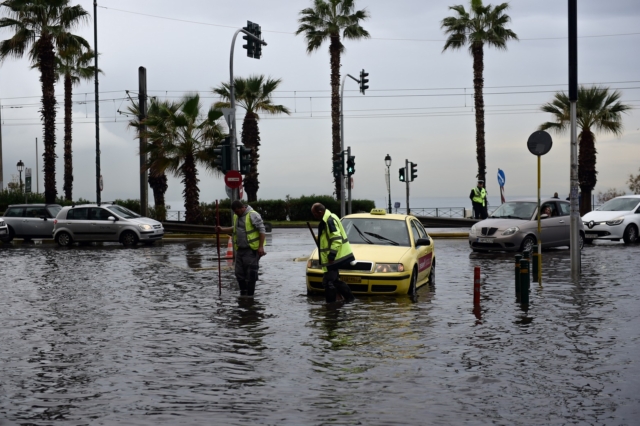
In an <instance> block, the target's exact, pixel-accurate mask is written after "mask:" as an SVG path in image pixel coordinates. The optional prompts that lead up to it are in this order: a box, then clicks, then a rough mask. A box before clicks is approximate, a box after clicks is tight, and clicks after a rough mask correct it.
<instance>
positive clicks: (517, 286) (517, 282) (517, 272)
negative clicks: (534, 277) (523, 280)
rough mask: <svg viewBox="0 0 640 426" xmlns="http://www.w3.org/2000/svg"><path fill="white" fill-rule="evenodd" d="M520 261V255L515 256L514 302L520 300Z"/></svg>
mask: <svg viewBox="0 0 640 426" xmlns="http://www.w3.org/2000/svg"><path fill="white" fill-rule="evenodd" d="M520 260H522V255H521V254H516V300H519V299H520Z"/></svg>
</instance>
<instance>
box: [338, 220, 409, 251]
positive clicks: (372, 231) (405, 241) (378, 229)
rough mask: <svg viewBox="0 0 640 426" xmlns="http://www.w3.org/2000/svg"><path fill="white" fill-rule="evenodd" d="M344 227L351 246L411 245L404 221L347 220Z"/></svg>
mask: <svg viewBox="0 0 640 426" xmlns="http://www.w3.org/2000/svg"><path fill="white" fill-rule="evenodd" d="M342 226H343V227H344V230H345V232H346V233H347V238H348V239H349V242H350V243H351V244H376V245H384V246H403V247H408V246H409V245H411V243H410V240H409V231H408V230H407V224H406V223H405V221H404V220H390V219H373V218H371V219H370V218H345V219H343V220H342Z"/></svg>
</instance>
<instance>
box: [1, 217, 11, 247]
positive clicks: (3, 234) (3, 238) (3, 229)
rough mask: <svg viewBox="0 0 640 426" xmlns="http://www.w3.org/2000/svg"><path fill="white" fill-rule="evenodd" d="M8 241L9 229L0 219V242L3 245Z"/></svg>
mask: <svg viewBox="0 0 640 426" xmlns="http://www.w3.org/2000/svg"><path fill="white" fill-rule="evenodd" d="M8 239H9V227H8V226H7V222H5V221H4V220H3V219H2V218H1V217H0V241H2V242H3V243H4V242H5V241H7V240H8ZM7 242H8V241H7Z"/></svg>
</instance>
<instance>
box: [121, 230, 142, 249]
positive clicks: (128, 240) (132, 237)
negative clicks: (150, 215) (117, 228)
mask: <svg viewBox="0 0 640 426" xmlns="http://www.w3.org/2000/svg"><path fill="white" fill-rule="evenodd" d="M120 242H121V243H122V245H124V246H127V247H129V246H135V245H136V244H138V236H137V235H136V234H134V233H133V232H131V231H125V232H124V233H123V234H122V236H120Z"/></svg>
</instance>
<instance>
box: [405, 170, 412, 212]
mask: <svg viewBox="0 0 640 426" xmlns="http://www.w3.org/2000/svg"><path fill="white" fill-rule="evenodd" d="M410 173H411V171H410V170H409V160H407V159H405V160H404V183H405V184H406V185H407V214H410V213H411V209H410V208H409V180H410V177H409V176H408V175H409V174H410Z"/></svg>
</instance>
